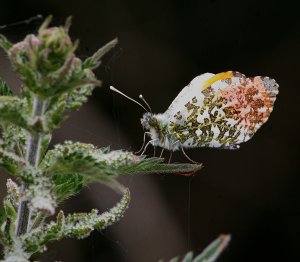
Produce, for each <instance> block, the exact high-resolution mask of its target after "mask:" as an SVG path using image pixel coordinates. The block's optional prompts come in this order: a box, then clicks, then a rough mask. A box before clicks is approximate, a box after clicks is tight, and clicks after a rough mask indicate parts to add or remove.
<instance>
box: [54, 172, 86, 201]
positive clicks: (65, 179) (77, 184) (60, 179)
mask: <svg viewBox="0 0 300 262" xmlns="http://www.w3.org/2000/svg"><path fill="white" fill-rule="evenodd" d="M52 179H53V182H54V189H53V192H54V193H55V195H56V197H57V201H58V202H61V201H62V200H64V199H66V198H68V197H70V196H72V195H74V194H76V193H78V192H80V190H81V189H82V187H83V186H84V179H83V176H81V175H79V174H55V175H54V176H53V177H52Z"/></svg>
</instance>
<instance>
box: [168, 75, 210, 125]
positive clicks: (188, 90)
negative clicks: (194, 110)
mask: <svg viewBox="0 0 300 262" xmlns="http://www.w3.org/2000/svg"><path fill="white" fill-rule="evenodd" d="M214 75H215V74H212V73H205V74H202V75H199V76H196V77H195V78H194V79H193V80H192V81H191V82H190V83H189V84H188V85H187V86H185V87H184V88H183V89H182V90H181V92H180V93H179V94H178V95H177V97H176V98H175V99H174V100H173V102H172V103H171V105H170V106H169V108H168V109H167V111H166V112H165V113H164V114H165V115H167V116H168V119H169V120H171V121H172V120H173V118H174V115H176V114H177V112H179V111H180V112H181V114H183V115H185V114H184V112H183V111H184V110H186V109H185V106H184V105H185V104H186V103H188V102H189V101H192V99H193V98H194V97H195V96H196V97H197V100H198V103H203V99H204V94H202V92H201V88H202V86H203V85H204V83H205V82H206V81H207V80H208V79H210V78H211V77H213V76H214Z"/></svg>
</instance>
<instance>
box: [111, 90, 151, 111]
mask: <svg viewBox="0 0 300 262" xmlns="http://www.w3.org/2000/svg"><path fill="white" fill-rule="evenodd" d="M109 88H110V90H112V91H114V92H116V93H118V94H120V95H122V96H124V97H126V98H127V99H129V100H131V101H132V102H134V103H136V104H138V105H139V106H140V107H142V108H143V109H144V110H145V111H146V112H148V110H147V109H146V108H145V107H144V106H143V105H142V104H141V103H139V102H138V101H136V100H134V99H133V98H131V97H129V96H127V95H125V94H124V93H122V92H121V91H120V90H118V89H116V88H115V87H113V86H110V87H109Z"/></svg>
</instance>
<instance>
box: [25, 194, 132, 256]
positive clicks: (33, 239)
mask: <svg viewBox="0 0 300 262" xmlns="http://www.w3.org/2000/svg"><path fill="white" fill-rule="evenodd" d="M123 193H124V195H123V197H122V199H121V201H120V202H119V203H117V205H116V206H115V207H113V208H111V209H110V210H109V211H108V212H104V213H102V214H99V212H98V210H96V209H93V210H92V211H91V212H89V213H75V214H70V215H68V216H67V217H65V216H64V213H63V212H62V211H60V212H59V213H58V216H57V221H56V222H54V221H52V222H51V223H49V224H48V225H46V226H44V227H41V228H37V229H35V230H32V231H31V232H29V233H27V234H25V235H23V236H22V240H23V245H24V247H25V249H26V251H27V252H30V253H35V252H38V251H41V250H42V248H43V247H44V246H45V245H46V244H47V243H49V242H52V241H55V240H60V239H62V238H65V237H73V238H77V239H82V238H85V237H88V236H89V235H90V233H91V232H92V231H93V230H95V229H96V230H103V229H105V228H107V227H108V226H111V225H113V224H114V223H116V222H118V221H119V220H120V219H121V218H122V217H123V215H124V213H125V211H126V209H127V208H128V205H129V202H130V192H129V190H128V189H126V190H125V191H124V192H123Z"/></svg>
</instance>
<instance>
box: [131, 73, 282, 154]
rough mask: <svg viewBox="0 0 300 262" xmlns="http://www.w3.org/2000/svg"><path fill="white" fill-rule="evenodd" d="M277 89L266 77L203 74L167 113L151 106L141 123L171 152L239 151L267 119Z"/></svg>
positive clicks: (156, 143)
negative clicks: (219, 149)
mask: <svg viewBox="0 0 300 262" xmlns="http://www.w3.org/2000/svg"><path fill="white" fill-rule="evenodd" d="M278 87H279V85H278V84H277V83H276V81H275V80H274V79H272V78H269V77H263V76H255V77H246V76H245V75H243V74H241V73H239V72H236V71H227V72H223V73H219V74H212V73H205V74H202V75H199V76H197V77H195V78H194V79H193V80H192V81H191V82H190V83H189V84H188V85H187V86H186V87H184V88H183V89H182V91H181V92H180V93H179V94H178V96H177V97H176V98H175V99H174V101H173V102H172V103H171V105H170V106H169V108H168V109H167V111H166V112H164V113H162V114H154V113H152V112H151V108H150V110H148V112H146V113H144V115H143V117H142V118H141V124H142V126H143V128H144V129H145V131H146V132H145V133H146V134H148V135H149V136H150V139H151V140H150V141H149V143H150V144H152V145H153V146H159V147H161V148H163V149H167V150H170V151H176V150H179V149H181V150H183V149H184V148H194V147H217V148H225V149H237V148H239V144H241V143H244V142H246V141H248V140H249V139H250V138H251V137H252V136H253V135H254V134H255V133H256V131H257V130H258V129H259V128H260V127H261V126H262V125H263V124H264V123H265V122H266V121H267V120H268V118H269V116H270V114H271V112H272V110H273V106H274V102H275V100H276V95H277V94H278ZM141 98H142V97H141ZM142 99H143V98H142ZM135 102H136V101H135ZM144 102H145V103H146V104H147V102H146V101H144ZM147 105H148V104H147ZM145 110H146V109H145ZM146 111H147V110H146ZM183 152H184V151H183Z"/></svg>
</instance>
